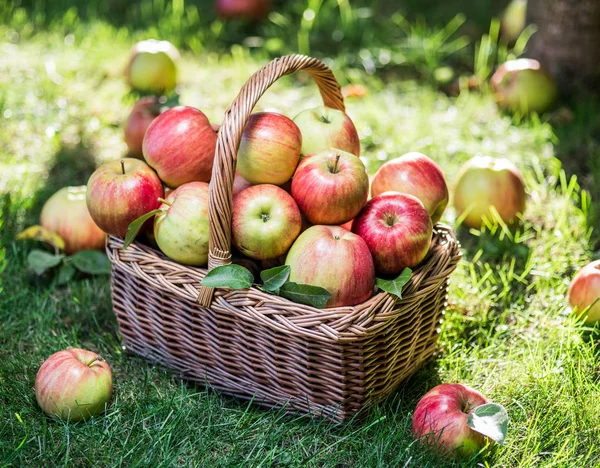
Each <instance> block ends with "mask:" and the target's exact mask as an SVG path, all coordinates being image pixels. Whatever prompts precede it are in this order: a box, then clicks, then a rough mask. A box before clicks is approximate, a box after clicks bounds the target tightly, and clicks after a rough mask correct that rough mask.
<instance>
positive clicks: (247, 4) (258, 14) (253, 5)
mask: <svg viewBox="0 0 600 468" xmlns="http://www.w3.org/2000/svg"><path fill="white" fill-rule="evenodd" d="M270 7H271V0H216V8H217V14H218V15H219V16H220V17H221V18H223V19H253V20H258V19H261V18H264V17H265V16H266V15H267V13H269V8H270Z"/></svg>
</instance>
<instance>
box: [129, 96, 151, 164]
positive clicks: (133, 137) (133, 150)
mask: <svg viewBox="0 0 600 468" xmlns="http://www.w3.org/2000/svg"><path fill="white" fill-rule="evenodd" d="M159 115H160V103H159V102H158V100H157V99H156V98H155V97H145V98H142V99H140V100H139V101H137V102H136V103H135V105H134V106H133V109H132V111H131V113H130V114H129V117H127V121H126V122H125V127H124V129H123V130H124V134H125V135H124V138H125V143H126V144H127V148H129V154H130V155H131V156H133V157H136V158H142V157H143V153H142V142H143V141H144V135H145V134H146V130H147V129H148V127H149V126H150V124H151V123H152V121H153V120H154V119H155V118H156V117H158V116H159Z"/></svg>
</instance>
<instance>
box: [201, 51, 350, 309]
mask: <svg viewBox="0 0 600 468" xmlns="http://www.w3.org/2000/svg"><path fill="white" fill-rule="evenodd" d="M299 70H305V71H306V72H308V73H309V74H310V76H311V77H312V78H313V80H314V81H315V83H316V84H317V86H318V87H319V91H320V92H321V96H322V98H323V103H324V104H325V105H326V106H327V107H331V108H333V109H339V110H342V111H343V110H344V109H345V107H344V99H343V97H342V92H341V89H340V85H339V84H338V82H337V81H336V79H335V77H334V76H333V73H332V71H331V70H330V69H329V67H328V66H327V65H325V64H324V63H323V62H321V61H320V60H317V59H314V58H311V57H306V56H304V55H286V56H284V57H279V58H276V59H274V60H272V61H270V62H269V63H267V64H266V65H265V66H264V67H263V68H261V69H260V70H258V71H257V72H256V73H255V74H254V75H252V76H251V77H250V79H249V80H248V81H247V82H246V84H245V85H244V86H243V88H242V89H241V91H240V93H239V94H238V96H237V97H236V98H235V100H234V101H233V103H232V104H231V106H229V109H227V111H226V112H225V118H224V119H223V124H222V125H221V128H220V129H219V137H218V139H217V149H216V153H215V162H214V165H213V170H212V177H211V182H210V186H209V189H208V219H209V253H208V270H209V271H210V270H212V269H213V268H215V267H217V266H221V265H227V264H229V263H231V204H232V195H231V194H232V189H233V179H234V177H235V166H236V161H237V150H238V147H239V145H240V141H241V139H242V133H243V132H244V127H245V126H246V123H247V122H248V118H249V117H250V113H251V112H252V109H253V108H254V106H255V105H256V103H257V102H258V100H259V99H260V98H261V96H262V95H263V94H264V92H265V91H266V90H267V89H268V88H269V87H270V86H271V85H272V84H273V83H275V81H277V80H278V79H279V78H281V77H282V76H285V75H289V74H291V73H294V72H296V71H299ZM213 292H214V290H213V288H208V287H206V286H200V291H199V295H198V302H199V303H200V305H202V306H203V307H209V306H210V304H211V302H212V297H213Z"/></svg>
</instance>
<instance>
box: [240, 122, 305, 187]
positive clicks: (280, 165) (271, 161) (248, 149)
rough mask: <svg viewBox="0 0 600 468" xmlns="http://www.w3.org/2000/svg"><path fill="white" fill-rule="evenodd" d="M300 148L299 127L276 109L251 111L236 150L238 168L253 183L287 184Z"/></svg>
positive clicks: (295, 164) (298, 156) (296, 161)
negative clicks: (253, 112) (273, 110)
mask: <svg viewBox="0 0 600 468" xmlns="http://www.w3.org/2000/svg"><path fill="white" fill-rule="evenodd" d="M300 148H302V135H301V134H300V129H299V128H298V126H297V125H296V124H295V123H294V122H293V121H292V120H291V119H289V118H288V117H286V116H285V115H281V114H277V113H275V112H259V113H257V114H252V115H251V116H250V118H249V119H248V123H247V124H246V126H245V127H244V133H242V139H241V141H240V146H239V149H238V152H237V166H236V167H237V171H238V172H239V174H240V175H241V176H242V177H243V178H244V179H246V180H248V181H250V182H251V183H253V184H274V185H281V184H284V183H286V182H287V181H288V180H290V179H291V178H292V175H294V171H295V170H296V166H297V165H298V159H299V158H300Z"/></svg>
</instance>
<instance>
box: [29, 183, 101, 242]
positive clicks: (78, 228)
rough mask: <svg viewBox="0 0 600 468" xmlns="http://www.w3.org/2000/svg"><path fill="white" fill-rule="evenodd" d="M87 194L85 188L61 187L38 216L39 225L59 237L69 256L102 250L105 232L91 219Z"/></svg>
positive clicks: (83, 186)
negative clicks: (82, 251)
mask: <svg viewBox="0 0 600 468" xmlns="http://www.w3.org/2000/svg"><path fill="white" fill-rule="evenodd" d="M86 191H87V188H86V186H85V185H82V186H80V187H63V188H61V189H60V190H59V191H58V192H56V193H55V194H54V195H52V196H51V197H50V198H49V199H48V201H46V203H45V204H44V207H43V208H42V213H41V215H40V224H41V225H42V226H43V227H45V228H46V229H49V230H50V231H52V232H55V233H56V234H58V235H59V236H60V237H62V239H63V240H64V241H65V252H66V253H68V254H72V253H75V252H79V251H80V250H96V249H97V250H102V249H103V248H104V242H105V240H106V233H105V232H104V231H103V230H102V229H100V228H99V227H98V226H97V225H96V223H95V222H94V220H93V219H92V217H91V216H90V212H89V211H88V208H87V205H86V202H85V193H86Z"/></svg>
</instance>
